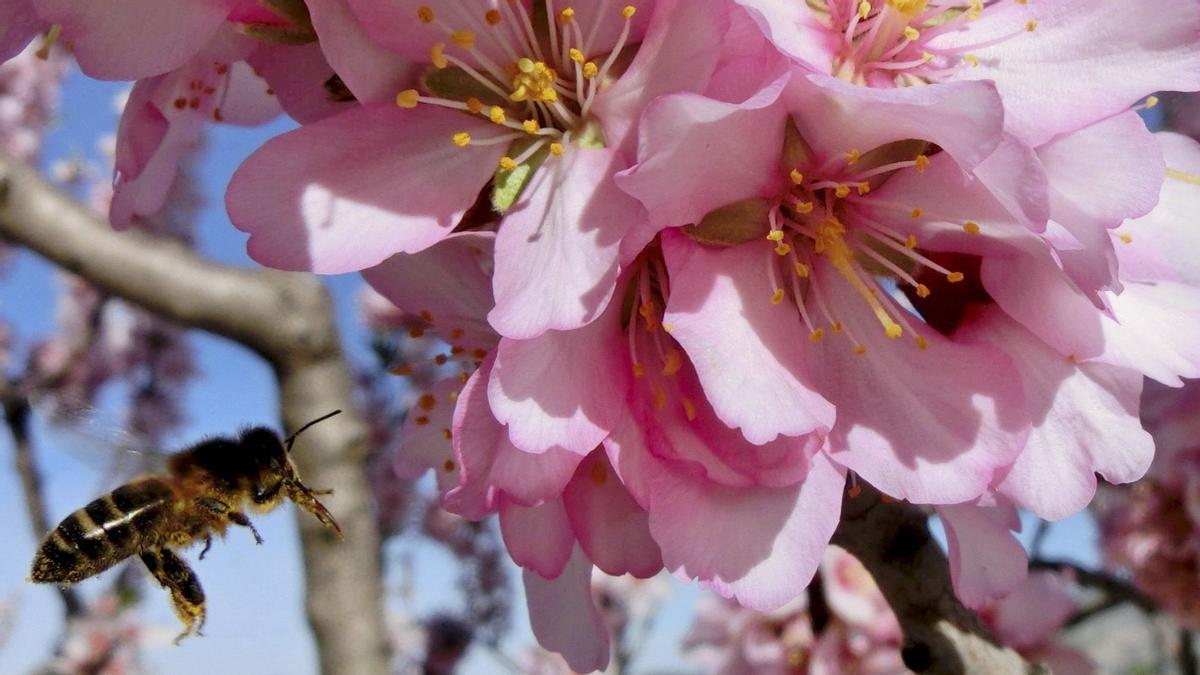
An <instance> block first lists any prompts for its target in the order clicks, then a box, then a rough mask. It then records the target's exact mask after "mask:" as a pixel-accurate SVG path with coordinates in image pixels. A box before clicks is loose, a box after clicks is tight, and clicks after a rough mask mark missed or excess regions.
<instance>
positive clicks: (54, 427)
mask: <svg viewBox="0 0 1200 675" xmlns="http://www.w3.org/2000/svg"><path fill="white" fill-rule="evenodd" d="M39 418H40V419H42V420H45V421H46V423H45V433H44V434H43V438H45V439H46V440H45V442H44V445H45V446H46V448H45V450H46V451H50V452H63V453H66V454H67V455H69V456H70V457H72V458H73V459H76V460H78V461H79V462H80V463H81V464H83V465H84V466H85V467H87V468H89V469H91V470H92V471H94V472H95V473H96V474H97V475H98V476H99V485H97V493H100V492H107V491H109V490H111V489H113V488H114V487H116V486H117V485H120V484H121V483H125V482H127V481H128V480H129V479H130V478H132V477H133V476H135V475H138V474H143V473H156V472H159V471H161V470H162V468H163V466H164V465H165V464H166V459H165V453H164V452H163V451H162V450H161V449H160V448H159V447H157V446H156V445H155V444H154V443H152V442H151V441H150V440H149V439H147V438H146V437H144V436H141V435H139V434H135V433H133V432H131V431H129V430H128V429H125V428H124V427H122V426H121V425H120V424H119V423H117V422H115V421H114V420H112V418H111V417H108V416H106V415H105V414H104V413H103V411H101V410H98V409H97V408H95V407H91V406H88V407H84V408H79V409H76V410H72V411H71V412H69V413H65V414H64V413H61V412H55V413H54V414H45V415H39Z"/></svg>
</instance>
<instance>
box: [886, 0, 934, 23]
mask: <svg viewBox="0 0 1200 675" xmlns="http://www.w3.org/2000/svg"><path fill="white" fill-rule="evenodd" d="M888 4H889V5H891V6H892V8H893V9H895V10H896V11H898V12H900V13H901V14H903V15H904V16H906V17H907V18H910V19H911V18H912V17H914V16H916V15H918V14H920V13H922V12H924V11H925V7H926V6H927V5H928V4H929V0H888Z"/></svg>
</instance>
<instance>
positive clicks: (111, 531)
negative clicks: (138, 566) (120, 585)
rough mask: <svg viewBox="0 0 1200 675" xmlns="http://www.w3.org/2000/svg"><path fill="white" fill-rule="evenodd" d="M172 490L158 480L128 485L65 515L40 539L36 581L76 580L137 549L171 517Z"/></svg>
mask: <svg viewBox="0 0 1200 675" xmlns="http://www.w3.org/2000/svg"><path fill="white" fill-rule="evenodd" d="M172 496H173V493H172V491H171V488H170V487H169V486H168V485H167V484H166V482H164V481H163V480H161V479H159V478H146V479H143V480H138V481H134V482H132V483H127V484H125V485H122V486H121V487H119V488H117V489H116V490H113V491H112V492H110V493H109V494H107V495H104V496H103V497H100V498H99V499H96V500H93V501H92V502H91V503H90V504H88V505H87V506H85V507H83V508H82V509H79V510H78V511H76V512H74V513H72V514H71V515H69V516H67V517H66V518H65V519H63V521H62V522H61V523H59V525H58V527H56V528H55V529H54V531H53V532H51V533H50V534H48V535H47V536H46V538H45V539H44V540H43V541H42V546H41V548H40V549H39V550H38V555H37V557H36V558H35V559H34V561H33V572H32V574H31V576H32V578H33V580H34V581H40V582H58V583H74V582H77V581H80V580H82V579H86V578H88V577H90V576H93V575H95V574H99V573H100V572H103V571H104V570H106V569H108V568H109V567H112V566H113V565H115V564H117V563H118V562H120V561H122V560H124V559H125V558H128V557H129V556H131V555H133V554H135V553H137V552H139V551H140V550H141V548H142V546H143V543H144V541H145V540H146V538H147V537H148V536H150V537H154V536H155V533H156V532H158V530H160V529H161V525H162V524H163V521H164V520H165V519H166V518H167V517H168V509H167V508H166V506H167V505H168V504H169V502H170V500H171V498H172Z"/></svg>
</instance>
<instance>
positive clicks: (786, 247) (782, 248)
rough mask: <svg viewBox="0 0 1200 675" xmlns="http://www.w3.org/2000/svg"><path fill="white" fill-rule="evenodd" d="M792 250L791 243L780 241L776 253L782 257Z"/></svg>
mask: <svg viewBox="0 0 1200 675" xmlns="http://www.w3.org/2000/svg"><path fill="white" fill-rule="evenodd" d="M791 252H792V245H791V244H787V243H780V244H779V245H778V246H776V247H775V253H776V255H778V256H780V257H783V256H785V255H787V254H789V253H791Z"/></svg>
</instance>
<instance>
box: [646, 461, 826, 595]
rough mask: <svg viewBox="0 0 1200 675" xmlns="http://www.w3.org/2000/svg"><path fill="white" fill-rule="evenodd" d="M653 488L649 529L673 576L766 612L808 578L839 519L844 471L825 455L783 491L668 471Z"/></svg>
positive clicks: (655, 479)
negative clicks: (727, 484)
mask: <svg viewBox="0 0 1200 675" xmlns="http://www.w3.org/2000/svg"><path fill="white" fill-rule="evenodd" d="M649 480H650V481H651V483H652V485H653V488H652V490H653V492H652V496H651V504H650V531H651V533H652V534H653V535H654V539H655V540H656V541H657V542H658V544H659V546H661V547H662V552H663V563H664V565H665V566H666V568H667V569H669V570H671V571H672V572H673V573H674V574H675V575H676V576H679V577H683V578H693V579H699V580H700V582H701V583H702V585H704V586H707V587H709V588H712V589H713V590H715V591H716V592H717V593H719V594H721V595H722V596H724V597H730V598H736V599H737V601H738V602H739V603H741V604H742V605H744V606H746V607H750V608H752V609H757V610H763V611H768V610H772V609H776V608H778V607H781V606H783V605H784V604H786V603H787V602H789V601H791V600H793V599H794V598H796V597H797V596H798V595H800V594H801V593H802V592H803V591H804V588H805V587H806V586H807V585H808V582H809V581H811V580H812V577H813V574H815V573H816V571H817V568H818V566H820V564H821V557H822V554H823V552H824V550H825V546H826V545H827V544H828V543H829V538H830V537H831V536H833V530H834V529H835V528H836V527H837V523H838V520H839V518H840V517H841V504H842V489H843V487H844V485H845V481H846V472H845V470H844V469H842V468H841V467H839V466H837V465H836V464H834V463H833V462H832V461H830V460H829V458H828V457H826V456H825V455H824V454H823V453H818V454H817V455H816V456H814V457H813V460H812V468H811V469H810V470H809V472H808V476H807V477H806V478H805V479H804V481H803V482H802V483H800V484H798V485H795V486H792V487H786V488H764V487H752V488H730V487H723V486H719V485H715V484H713V483H710V482H708V481H704V480H701V479H697V478H694V477H690V476H685V475H681V474H677V473H675V472H673V471H670V470H669V469H666V468H665V467H663V468H660V469H659V470H656V471H655V472H654V474H653V475H652V476H650V478H649Z"/></svg>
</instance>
